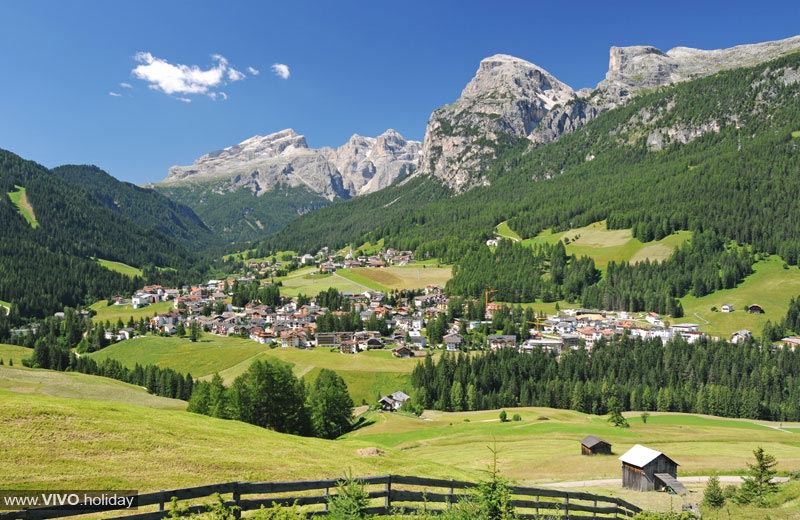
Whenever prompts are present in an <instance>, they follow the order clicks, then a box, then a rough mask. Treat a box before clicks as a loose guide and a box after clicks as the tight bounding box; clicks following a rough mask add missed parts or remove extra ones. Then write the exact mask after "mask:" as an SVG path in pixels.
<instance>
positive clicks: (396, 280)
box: [337, 263, 453, 291]
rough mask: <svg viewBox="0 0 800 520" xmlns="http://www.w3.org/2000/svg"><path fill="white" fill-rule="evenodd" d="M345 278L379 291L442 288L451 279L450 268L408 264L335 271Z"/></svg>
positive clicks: (451, 272)
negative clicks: (431, 286) (432, 286)
mask: <svg viewBox="0 0 800 520" xmlns="http://www.w3.org/2000/svg"><path fill="white" fill-rule="evenodd" d="M337 274H341V275H342V276H344V277H345V278H348V279H350V280H353V281H357V282H360V283H362V284H364V285H367V286H372V287H373V288H374V289H376V290H379V291H387V290H391V289H423V288H425V287H426V286H428V285H438V286H441V287H444V285H445V284H446V283H447V281H448V280H449V279H450V278H452V277H453V271H452V268H451V267H450V266H445V267H436V266H427V265H426V266H425V267H421V266H417V265H415V264H413V263H412V264H409V265H407V266H403V267H382V268H372V267H360V268H356V269H343V270H340V271H337Z"/></svg>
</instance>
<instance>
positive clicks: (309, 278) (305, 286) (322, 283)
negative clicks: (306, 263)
mask: <svg viewBox="0 0 800 520" xmlns="http://www.w3.org/2000/svg"><path fill="white" fill-rule="evenodd" d="M312 272H316V268H305V269H301V270H300V271H295V272H293V273H292V274H290V275H289V276H287V277H286V278H283V279H281V282H282V284H283V286H282V287H281V295H283V296H297V295H298V294H304V295H306V296H316V295H317V294H319V293H320V292H322V291H327V290H328V289H329V288H331V287H334V288H336V289H337V290H338V291H339V292H349V293H353V294H358V293H363V292H364V291H365V290H367V288H366V287H364V286H363V285H360V284H358V283H356V282H352V281H350V280H348V279H347V278H344V277H343V276H341V275H340V274H338V273H337V274H313V275H312V274H311V273H312ZM276 280H277V279H276Z"/></svg>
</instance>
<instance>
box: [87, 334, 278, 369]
mask: <svg viewBox="0 0 800 520" xmlns="http://www.w3.org/2000/svg"><path fill="white" fill-rule="evenodd" d="M267 348H268V347H266V346H264V345H260V344H258V343H256V342H255V341H252V340H249V339H242V338H227V337H219V336H214V335H212V334H202V335H201V337H200V341H198V342H197V343H192V342H191V341H189V340H188V339H187V338H176V337H171V338H165V337H160V336H146V337H142V338H135V339H131V340H128V341H122V342H120V343H117V344H115V345H111V346H110V347H107V348H105V349H103V350H101V351H99V352H94V353H92V354H89V356H90V357H92V358H93V359H94V360H95V361H97V362H101V361H102V360H104V359H106V358H112V359H116V360H118V361H119V362H120V363H122V364H123V365H125V366H126V367H129V368H133V367H134V366H135V365H136V363H139V364H140V365H150V364H152V365H156V366H159V367H162V368H172V369H175V370H177V371H178V372H181V373H184V374H185V373H187V372H190V373H191V374H192V376H194V377H200V376H206V375H211V374H213V373H214V372H221V371H223V370H225V369H227V368H230V367H232V366H234V365H236V364H238V363H241V362H242V361H245V360H247V359H250V358H253V356H255V355H257V354H259V353H260V352H263V351H264V350H267Z"/></svg>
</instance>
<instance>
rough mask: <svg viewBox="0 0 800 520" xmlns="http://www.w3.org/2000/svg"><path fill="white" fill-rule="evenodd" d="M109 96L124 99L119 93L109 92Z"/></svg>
mask: <svg viewBox="0 0 800 520" xmlns="http://www.w3.org/2000/svg"><path fill="white" fill-rule="evenodd" d="M108 95H109V96H111V97H122V94H119V93H117V92H109V93H108Z"/></svg>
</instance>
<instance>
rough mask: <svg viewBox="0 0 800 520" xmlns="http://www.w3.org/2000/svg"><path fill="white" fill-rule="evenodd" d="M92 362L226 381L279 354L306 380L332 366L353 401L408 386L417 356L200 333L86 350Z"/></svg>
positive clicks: (280, 357)
mask: <svg viewBox="0 0 800 520" xmlns="http://www.w3.org/2000/svg"><path fill="white" fill-rule="evenodd" d="M89 355H90V356H91V357H92V358H93V359H94V360H95V361H98V362H100V361H102V360H104V359H106V358H112V359H116V360H118V361H120V362H121V363H122V364H123V365H125V366H127V367H133V366H135V365H136V363H139V364H140V365H147V364H153V365H157V366H159V367H164V368H172V369H174V370H177V371H178V372H181V373H187V372H191V374H192V376H193V377H200V378H205V379H210V376H211V375H213V374H214V373H215V372H219V374H220V375H221V376H222V377H223V379H224V380H225V382H226V383H228V384H230V383H231V382H232V381H233V380H234V379H235V378H236V376H238V375H240V374H242V373H243V372H245V371H246V370H247V368H248V367H249V366H250V365H251V364H252V363H253V362H254V361H256V360H259V359H278V360H280V361H283V362H286V363H290V364H292V365H293V368H292V370H293V371H294V373H295V374H296V375H297V376H298V377H304V376H305V377H306V378H307V379H308V380H309V381H312V380H313V379H315V378H316V375H317V374H318V373H319V371H320V370H321V369H323V368H328V369H331V370H335V371H336V372H337V373H338V374H339V375H341V376H342V378H344V380H345V382H346V383H347V386H348V389H349V391H350V395H351V396H352V397H353V401H355V402H356V403H358V404H360V403H362V401H366V402H368V403H372V402H375V401H376V400H377V397H380V395H385V394H387V393H391V392H394V391H396V390H402V389H405V390H406V391H408V390H410V388H409V384H408V378H409V374H410V373H411V371H412V370H413V369H414V366H415V365H416V363H417V360H415V359H398V358H395V357H393V356H392V354H391V352H390V351H388V350H376V351H369V352H362V353H360V354H357V355H352V356H351V355H345V354H341V353H339V352H338V351H335V352H331V350H330V349H314V350H301V349H296V348H274V349H270V348H269V347H267V346H265V345H260V344H258V343H256V342H254V341H251V340H249V339H242V338H231V337H220V336H214V335H211V334H204V335H203V336H202V337H201V340H200V341H199V342H197V343H191V342H190V341H189V340H188V339H185V338H164V337H159V336H147V337H144V338H136V339H132V340H128V341H123V342H120V343H117V344H116V345H112V346H110V347H107V348H105V349H103V350H101V351H99V352H95V353H93V354H89Z"/></svg>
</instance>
